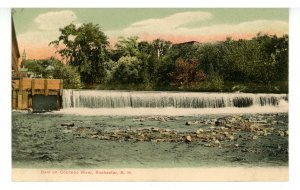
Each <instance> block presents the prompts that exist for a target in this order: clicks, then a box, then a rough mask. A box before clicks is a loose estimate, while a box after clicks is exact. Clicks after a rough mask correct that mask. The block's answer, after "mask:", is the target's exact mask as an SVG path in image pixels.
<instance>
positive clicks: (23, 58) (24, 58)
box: [22, 49, 27, 61]
mask: <svg viewBox="0 0 300 190" xmlns="http://www.w3.org/2000/svg"><path fill="white" fill-rule="evenodd" d="M26 58H27V55H26V51H25V49H24V51H23V53H22V61H24V60H26Z"/></svg>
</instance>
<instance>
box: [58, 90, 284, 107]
mask: <svg viewBox="0 0 300 190" xmlns="http://www.w3.org/2000/svg"><path fill="white" fill-rule="evenodd" d="M62 101H63V108H234V107H235V108H243V107H251V106H258V107H259V106H274V107H276V106H278V105H279V104H280V103H282V102H286V103H287V102H288V96H287V94H251V93H202V92H199V93H198V92H162V91H155V92H154V91H150V92H148V91H147V92H144V91H106V90H64V91H63V100H62Z"/></svg>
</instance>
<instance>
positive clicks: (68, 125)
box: [61, 123, 75, 127]
mask: <svg viewBox="0 0 300 190" xmlns="http://www.w3.org/2000/svg"><path fill="white" fill-rule="evenodd" d="M74 125H75V124H74V123H62V124H61V126H67V127H73V126H74Z"/></svg>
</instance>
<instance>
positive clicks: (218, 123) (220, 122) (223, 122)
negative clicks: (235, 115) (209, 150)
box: [215, 119, 226, 126]
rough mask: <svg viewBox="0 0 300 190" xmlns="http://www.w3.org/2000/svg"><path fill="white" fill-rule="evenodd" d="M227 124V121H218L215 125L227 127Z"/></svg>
mask: <svg viewBox="0 0 300 190" xmlns="http://www.w3.org/2000/svg"><path fill="white" fill-rule="evenodd" d="M225 124H226V120H225V119H218V120H217V121H216V122H215V125H216V126H221V125H225Z"/></svg>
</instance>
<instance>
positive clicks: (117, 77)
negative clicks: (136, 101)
mask: <svg viewBox="0 0 300 190" xmlns="http://www.w3.org/2000/svg"><path fill="white" fill-rule="evenodd" d="M117 64H118V66H117V67H116V68H115V70H114V71H113V78H112V80H113V82H115V83H121V84H137V83H141V82H142V81H141V80H140V68H141V67H140V61H139V60H138V59H137V58H136V57H130V56H125V57H121V58H120V59H119V61H118V62H117Z"/></svg>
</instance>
